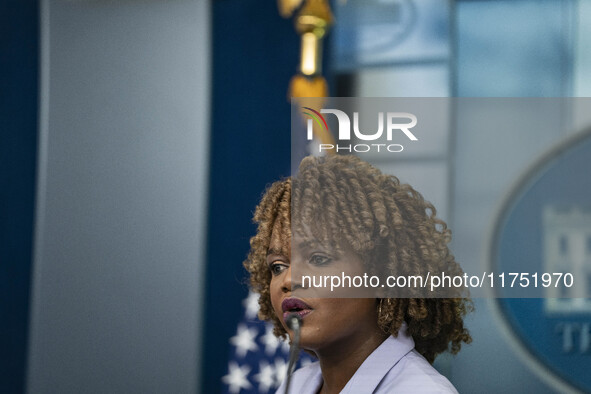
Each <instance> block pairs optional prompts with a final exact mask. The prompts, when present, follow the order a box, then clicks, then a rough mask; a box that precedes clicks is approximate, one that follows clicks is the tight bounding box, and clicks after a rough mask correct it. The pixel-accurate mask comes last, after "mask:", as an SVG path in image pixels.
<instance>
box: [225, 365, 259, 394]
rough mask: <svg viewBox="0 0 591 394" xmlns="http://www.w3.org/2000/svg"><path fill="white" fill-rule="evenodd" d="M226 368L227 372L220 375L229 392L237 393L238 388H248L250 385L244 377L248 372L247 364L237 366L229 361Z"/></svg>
mask: <svg viewBox="0 0 591 394" xmlns="http://www.w3.org/2000/svg"><path fill="white" fill-rule="evenodd" d="M228 369H229V372H228V374H227V375H226V376H224V377H222V382H224V383H226V384H227V385H228V386H229V391H230V392H231V393H238V392H240V389H245V390H248V389H249V388H251V387H252V385H251V384H250V382H249V381H248V379H246V377H247V376H248V373H249V372H250V368H249V367H248V365H243V366H239V365H238V364H236V363H235V362H234V361H230V363H229V364H228Z"/></svg>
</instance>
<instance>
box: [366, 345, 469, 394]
mask: <svg viewBox="0 0 591 394" xmlns="http://www.w3.org/2000/svg"><path fill="white" fill-rule="evenodd" d="M375 392H376V393H390V392H409V393H410V392H412V393H456V394H457V390H456V389H455V387H454V386H453V385H452V384H451V383H450V381H449V380H447V378H446V377H445V376H443V375H442V374H440V373H439V372H438V371H437V370H436V369H435V368H434V367H433V366H432V365H431V364H429V362H428V361H427V360H426V359H425V358H424V357H423V356H422V355H421V354H420V353H419V352H417V351H416V350H415V349H413V350H412V351H410V352H408V353H407V354H406V355H405V356H404V357H402V358H401V359H400V360H399V361H398V363H396V365H395V366H394V367H393V368H391V369H390V370H389V371H388V373H387V374H386V375H385V376H384V379H383V380H382V381H381V382H380V384H379V386H378V387H377V389H376V391H375Z"/></svg>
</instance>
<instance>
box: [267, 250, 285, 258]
mask: <svg viewBox="0 0 591 394" xmlns="http://www.w3.org/2000/svg"><path fill="white" fill-rule="evenodd" d="M271 255H276V256H283V251H282V250H281V249H277V248H270V249H269V250H268V251H267V257H268V256H271Z"/></svg>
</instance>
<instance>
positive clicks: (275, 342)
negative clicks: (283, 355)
mask: <svg viewBox="0 0 591 394" xmlns="http://www.w3.org/2000/svg"><path fill="white" fill-rule="evenodd" d="M261 342H262V343H263V345H265V354H266V355H267V356H272V355H273V354H275V352H276V351H277V347H279V345H280V344H281V342H282V341H281V340H280V339H279V338H277V337H276V336H275V334H273V325H272V324H271V323H267V324H265V335H263V336H262V337H261Z"/></svg>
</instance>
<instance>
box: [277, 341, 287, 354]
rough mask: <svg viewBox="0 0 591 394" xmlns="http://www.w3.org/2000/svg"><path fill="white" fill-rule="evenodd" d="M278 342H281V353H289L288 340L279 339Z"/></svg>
mask: <svg viewBox="0 0 591 394" xmlns="http://www.w3.org/2000/svg"><path fill="white" fill-rule="evenodd" d="M279 343H280V344H281V350H282V351H283V353H287V354H289V341H282V340H279Z"/></svg>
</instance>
